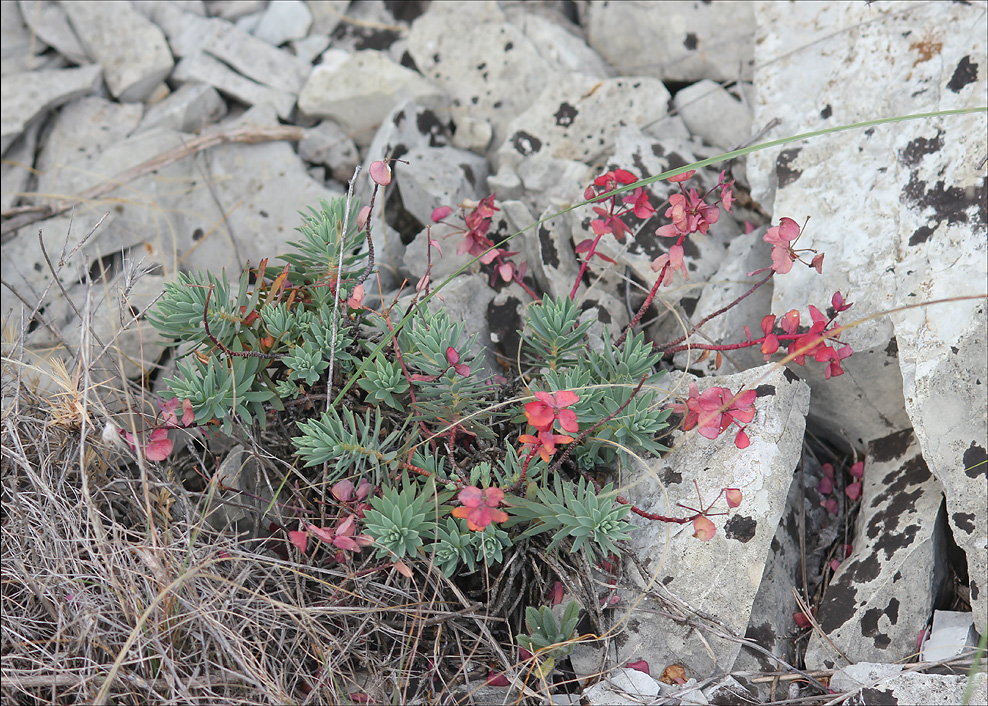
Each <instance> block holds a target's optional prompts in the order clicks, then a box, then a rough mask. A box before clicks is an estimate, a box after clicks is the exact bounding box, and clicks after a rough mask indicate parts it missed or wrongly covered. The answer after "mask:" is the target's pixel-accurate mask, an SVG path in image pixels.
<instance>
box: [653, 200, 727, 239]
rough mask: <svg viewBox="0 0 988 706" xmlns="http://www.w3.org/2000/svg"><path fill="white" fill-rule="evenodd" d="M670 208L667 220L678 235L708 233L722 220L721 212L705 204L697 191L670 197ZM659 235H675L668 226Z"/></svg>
mask: <svg viewBox="0 0 988 706" xmlns="http://www.w3.org/2000/svg"><path fill="white" fill-rule="evenodd" d="M669 203H670V206H669V208H667V209H666V218H669V219H671V220H672V224H673V226H675V228H676V230H677V231H678V233H677V234H676V235H678V234H684V233H685V234H689V233H697V232H699V233H704V234H705V233H706V232H707V231H708V230H709V229H710V226H711V225H713V224H714V223H716V222H717V220H718V219H719V218H720V210H719V209H718V208H717V207H716V206H710V205H708V204H707V203H705V202H704V200H703V198H702V197H701V196H700V194H699V193H698V192H697V190H696V189H690V190H689V193H688V194H685V195H684V194H673V195H672V196H670V197H669ZM656 233H657V234H658V235H662V236H666V237H669V236H671V235H674V234H673V233H672V232H671V231H670V230H669V227H668V226H663V227H662V228H660V229H659V230H658V231H656Z"/></svg>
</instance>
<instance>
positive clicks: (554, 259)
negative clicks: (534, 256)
mask: <svg viewBox="0 0 988 706" xmlns="http://www.w3.org/2000/svg"><path fill="white" fill-rule="evenodd" d="M539 250H540V251H541V252H542V262H543V263H545V264H546V266H548V267H551V268H552V269H554V270H556V269H559V252H558V251H557V250H556V245H555V243H553V242H552V234H551V233H550V232H549V229H548V228H546V226H545V224H544V223H543V224H542V225H540V226H539Z"/></svg>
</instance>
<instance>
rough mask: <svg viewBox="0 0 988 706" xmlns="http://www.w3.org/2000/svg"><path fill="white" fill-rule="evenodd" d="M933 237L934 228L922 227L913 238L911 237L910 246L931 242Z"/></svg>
mask: <svg viewBox="0 0 988 706" xmlns="http://www.w3.org/2000/svg"><path fill="white" fill-rule="evenodd" d="M931 235H933V229H932V228H930V227H929V226H920V227H919V228H917V229H916V231H915V232H914V233H913V234H912V235H911V236H909V244H910V245H919V244H920V243H925V242H926V241H927V240H929V238H930V236H931Z"/></svg>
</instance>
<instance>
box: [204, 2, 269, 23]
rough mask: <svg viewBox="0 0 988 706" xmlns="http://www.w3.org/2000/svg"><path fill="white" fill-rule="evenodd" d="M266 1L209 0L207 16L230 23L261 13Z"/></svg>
mask: <svg viewBox="0 0 988 706" xmlns="http://www.w3.org/2000/svg"><path fill="white" fill-rule="evenodd" d="M267 4H268V0H210V3H209V14H210V15H212V16H213V17H220V18H222V19H224V20H229V21H231V22H233V21H235V20H238V19H240V18H241V17H243V16H244V15H250V14H253V13H255V12H263V11H264V8H265V7H266V6H267Z"/></svg>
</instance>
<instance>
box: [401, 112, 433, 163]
mask: <svg viewBox="0 0 988 706" xmlns="http://www.w3.org/2000/svg"><path fill="white" fill-rule="evenodd" d="M415 128H416V129H417V130H418V132H419V134H420V135H428V136H429V147H441V146H442V145H445V144H446V139H445V136H444V134H443V123H442V121H441V120H440V119H439V117H438V116H437V115H436V114H435V112H433V111H432V110H428V109H426V110H423V111H422V112H421V113H419V114H418V115H417V116H416V117H415ZM396 152H397V150H396ZM393 156H396V157H397V156H398V155H397V153H396V154H395V155H393Z"/></svg>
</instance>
